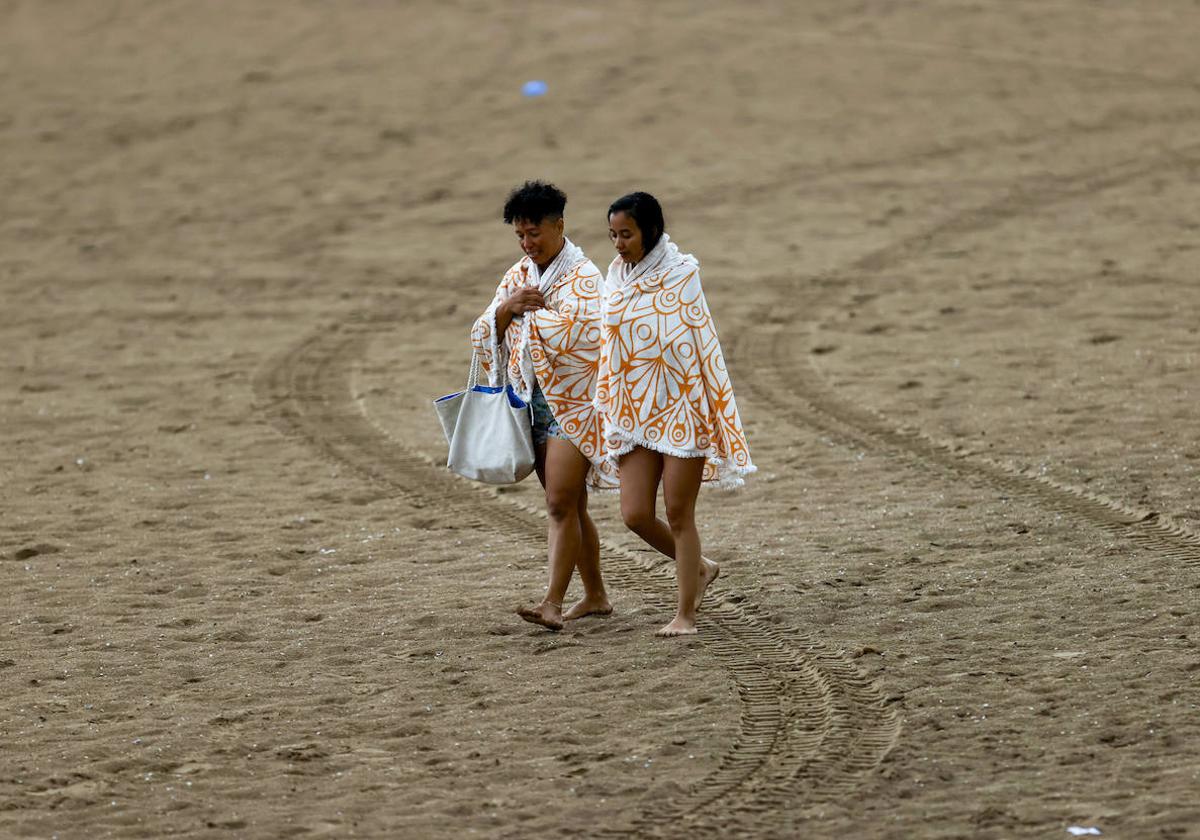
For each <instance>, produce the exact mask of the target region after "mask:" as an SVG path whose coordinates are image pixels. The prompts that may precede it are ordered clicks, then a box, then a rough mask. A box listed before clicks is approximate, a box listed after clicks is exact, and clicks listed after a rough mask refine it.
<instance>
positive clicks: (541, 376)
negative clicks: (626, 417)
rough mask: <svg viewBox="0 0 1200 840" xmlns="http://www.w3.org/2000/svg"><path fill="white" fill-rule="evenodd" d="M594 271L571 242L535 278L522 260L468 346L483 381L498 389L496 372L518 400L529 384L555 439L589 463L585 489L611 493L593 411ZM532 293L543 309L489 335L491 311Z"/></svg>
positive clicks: (597, 335)
mask: <svg viewBox="0 0 1200 840" xmlns="http://www.w3.org/2000/svg"><path fill="white" fill-rule="evenodd" d="M601 286H602V277H601V275H600V271H599V269H597V268H596V266H595V264H594V263H592V261H591V260H589V259H588V258H587V257H586V256H585V255H584V253H583V251H582V250H581V249H579V248H578V247H577V246H576V245H574V244H573V243H572V242H571V240H569V239H568V240H567V241H566V244H565V245H564V246H563V249H562V251H560V252H559V255H558V256H557V257H555V259H554V261H553V262H552V263H551V264H550V265H549V266H547V267H546V270H545V271H544V272H539V271H538V267H537V264H536V263H534V262H533V260H531V259H529V257H524V258H522V259H521V261H520V262H518V263H517V264H516V265H514V266H513V267H512V268H510V269H509V270H508V271H507V272H506V273H505V275H504V279H502V280H501V281H500V285H499V287H497V289H496V295H495V297H494V298H493V300H492V303H491V305H490V306H489V307H488V308H487V310H486V311H485V312H484V313H483V315H481V316H480V317H479V319H478V320H477V321H476V322H475V325H474V327H473V328H472V330H471V343H472V345H473V346H474V349H475V352H476V353H478V354H479V357H480V361H481V362H482V368H483V370H484V371H485V372H486V373H487V377H488V382H489V383H491V384H492V385H498V384H500V380H501V371H504V370H506V371H507V373H508V380H509V381H510V382H511V383H512V385H513V388H514V389H515V390H516V391H517V393H518V394H520V395H521V396H522V397H523V398H525V399H528V398H529V396H530V394H531V393H532V391H533V386H534V384H538V385H540V386H541V388H542V393H543V394H544V395H545V397H546V403H547V405H549V406H550V411H551V412H552V413H553V414H554V419H555V420H557V421H558V425H559V428H560V429H562V432H563V434H565V435H566V436H567V438H568V439H569V440H570V441H571V443H573V444H575V446H576V448H578V449H579V451H580V452H582V453H583V455H584V457H586V458H587V459H588V460H589V461H590V462H591V464H592V469H591V470H589V472H588V483H589V485H591V486H592V487H597V488H603V489H613V488H615V487H617V486H618V480H617V469H616V465H615V464H614V463H612V462H611V461H610V460H609V459H607V458H605V457H604V448H603V427H602V424H601V419H600V416H599V414H598V413H597V412H596V408H595V406H594V405H593V399H594V397H595V393H596V372H597V369H598V367H599V363H600V339H601V329H600V289H601ZM522 288H536V289H539V290H540V291H541V293H542V296H543V298H544V299H545V302H546V307H545V308H544V309H538V310H535V311H533V312H530V313H527V314H526V315H521V316H517V317H515V318H513V319H512V321H511V322H510V323H509V325H508V328H507V329H506V330H505V332H504V334H503V335H499V334H498V333H497V331H496V308H497V307H498V306H499V305H500V304H501V303H502V302H503V301H504V300H505V299H506V298H507V297H508V296H509V295H511V294H512V293H513V292H515V291H517V290H518V289H522Z"/></svg>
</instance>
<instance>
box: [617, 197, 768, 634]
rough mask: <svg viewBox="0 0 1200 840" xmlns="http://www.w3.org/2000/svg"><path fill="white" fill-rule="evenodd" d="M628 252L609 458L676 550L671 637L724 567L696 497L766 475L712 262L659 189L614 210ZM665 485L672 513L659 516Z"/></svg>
mask: <svg viewBox="0 0 1200 840" xmlns="http://www.w3.org/2000/svg"><path fill="white" fill-rule="evenodd" d="M608 234H609V237H610V238H611V239H612V242H613V246H614V247H615V248H616V249H617V257H616V259H614V260H613V261H612V264H611V265H610V266H609V267H608V274H607V277H606V278H605V286H604V295H603V303H602V307H601V311H602V317H603V319H604V343H603V348H602V350H601V354H600V371H599V375H598V377H597V384H596V399H595V405H596V408H597V410H598V411H599V412H600V414H601V416H602V419H603V428H604V447H605V454H606V455H607V457H608V458H609V459H611V460H613V461H615V462H616V463H617V464H618V466H619V469H620V483H621V516H622V518H623V519H624V521H625V524H626V525H627V526H628V527H629V528H630V529H631V530H633V531H634V532H635V533H636V534H638V536H640V537H641V538H642V539H643V540H645V541H646V542H647V543H648V544H650V545H651V546H653V547H654V548H655V549H657V550H658V551H660V552H661V553H663V554H665V555H667V556H668V557H673V558H674V559H675V575H676V579H677V581H678V585H679V596H678V605H677V609H676V613H675V617H674V618H673V619H672V620H671V621H670V622H669V623H668V624H667V625H666V626H664V627H663V628H662V629H660V630H659V631H658V635H660V636H682V635H690V634H693V633H695V632H696V611H697V609H698V608H699V606H700V601H701V599H702V598H703V596H704V591H705V590H706V589H707V587H708V585H709V584H710V583H711V582H712V581H713V580H715V579H716V577H717V575H718V574H719V573H720V569H719V568H718V567H717V564H716V563H713V562H711V561H709V560H706V559H705V558H704V557H702V556H701V554H700V535H699V532H698V531H697V529H696V497H697V495H698V493H699V490H700V487H701V485H703V484H710V485H715V486H723V487H739V486H741V485H742V484H743V483H744V481H743V477H744V476H745V475H747V474H749V473H752V472H754V470H755V467H754V465H753V463H751V461H750V449H749V446H748V445H747V443H746V435H745V433H744V432H743V430H742V421H741V417H740V416H739V415H738V409H737V403H736V402H735V401H734V398H733V388H732V386H731V384H730V382H729V375H728V373H727V372H726V369H725V357H724V355H723V354H722V352H721V345H720V342H719V341H718V340H717V331H716V327H715V325H714V324H713V319H712V315H711V313H710V312H709V310H708V303H707V301H706V300H705V298H704V291H703V289H702V288H701V286H700V263H699V261H698V260H697V259H696V258H695V257H693V256H692V255H690V254H684V253H683V252H681V251H680V250H679V247H678V246H677V245H676V244H675V243H674V242H672V241H671V238H670V237H669V236H668V235H667V232H666V224H665V221H664V219H663V212H662V206H661V205H660V204H659V203H658V201H657V199H655V198H654V196H652V195H650V194H649V193H644V192H635V193H630V194H629V195H626V196H622V197H621V198H619V199H617V200H616V201H614V202H613V203H612V206H610V207H609V208H608ZM660 485H661V487H662V492H663V500H664V503H665V508H666V516H667V520H666V522H663V521H662V520H661V519H659V518H658V516H657V515H656V510H655V508H656V503H657V498H658V490H659V486H660Z"/></svg>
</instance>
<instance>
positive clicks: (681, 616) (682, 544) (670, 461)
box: [657, 455, 704, 636]
mask: <svg viewBox="0 0 1200 840" xmlns="http://www.w3.org/2000/svg"><path fill="white" fill-rule="evenodd" d="M703 475H704V459H703V458H674V457H672V456H670V455H666V456H664V457H663V499H664V500H665V501H666V507H667V521H668V523H670V527H671V536H672V537H674V538H675V579H676V581H677V582H678V584H679V602H678V606H677V607H676V610H675V618H673V619H671V621H670V623H668V624H667V625H666V626H665V627H663V628H662V629H661V630H659V631H658V633H657V635H659V636H688V635H692V634H694V633H695V632H696V605H697V604H698V603H699V600H700V596H701V591H700V570H701V567H702V565H703V564H702V563H701V557H700V532H699V531H697V530H696V496H697V494H698V493H699V492H700V480H701V478H702V477H703Z"/></svg>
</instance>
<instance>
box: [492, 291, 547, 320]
mask: <svg viewBox="0 0 1200 840" xmlns="http://www.w3.org/2000/svg"><path fill="white" fill-rule="evenodd" d="M545 305H546V301H545V299H544V298H543V297H542V293H541V292H539V291H538V290H537V289H517V290H516V291H515V292H513V293H512V294H511V295H509V296H508V298H506V299H505V301H504V303H502V304H500V308H501V309H505V310H507V311H508V314H509V315H510V316H516V315H524V314H525V313H526V312H532V311H533V310H535V309H541V308H542V307H543V306H545Z"/></svg>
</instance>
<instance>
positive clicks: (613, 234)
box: [608, 210, 646, 265]
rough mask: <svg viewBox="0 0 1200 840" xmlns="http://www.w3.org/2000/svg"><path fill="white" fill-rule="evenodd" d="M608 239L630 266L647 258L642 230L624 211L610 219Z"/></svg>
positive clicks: (618, 212) (619, 211)
mask: <svg viewBox="0 0 1200 840" xmlns="http://www.w3.org/2000/svg"><path fill="white" fill-rule="evenodd" d="M608 238H609V239H611V240H612V243H613V247H614V248H616V249H617V253H618V254H620V255H621V259H623V260H625V262H627V263H629V264H630V265H632V264H633V263H636V262H637V261H638V260H640V259H641V258H642V257H644V256H646V249H645V247H644V246H643V245H642V229H641V228H639V227H638V226H637V222H635V221H634V220H633V218H632V217H631V216H630V215H629V214H628V213H626V212H625V211H624V210H618V211H617V212H616V213H613V214H612V215H611V216H609V217H608Z"/></svg>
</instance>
